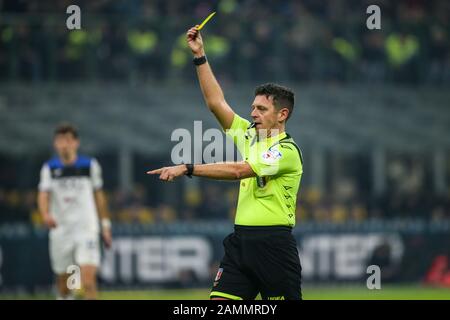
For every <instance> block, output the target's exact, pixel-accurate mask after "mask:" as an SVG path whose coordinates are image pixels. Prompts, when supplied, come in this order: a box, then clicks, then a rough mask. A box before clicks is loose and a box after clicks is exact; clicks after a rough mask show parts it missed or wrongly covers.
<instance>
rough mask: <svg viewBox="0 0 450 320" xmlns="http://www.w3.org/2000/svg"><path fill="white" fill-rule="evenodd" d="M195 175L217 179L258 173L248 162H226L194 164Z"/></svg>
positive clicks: (252, 175) (229, 178)
mask: <svg viewBox="0 0 450 320" xmlns="http://www.w3.org/2000/svg"><path fill="white" fill-rule="evenodd" d="M192 175H193V176H197V177H205V178H210V179H216V180H240V179H245V178H249V177H254V176H256V174H255V173H254V172H253V170H252V169H251V167H250V165H249V164H248V163H246V162H224V163H210V164H197V165H194V171H193V174H192Z"/></svg>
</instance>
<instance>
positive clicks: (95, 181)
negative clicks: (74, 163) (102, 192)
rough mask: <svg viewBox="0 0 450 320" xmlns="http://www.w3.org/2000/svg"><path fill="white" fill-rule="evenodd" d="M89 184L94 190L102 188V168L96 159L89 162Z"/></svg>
mask: <svg viewBox="0 0 450 320" xmlns="http://www.w3.org/2000/svg"><path fill="white" fill-rule="evenodd" d="M91 182H92V186H93V188H94V190H98V189H101V188H102V187H103V179H102V168H101V166H100V164H99V163H98V161H97V160H96V159H92V161H91Z"/></svg>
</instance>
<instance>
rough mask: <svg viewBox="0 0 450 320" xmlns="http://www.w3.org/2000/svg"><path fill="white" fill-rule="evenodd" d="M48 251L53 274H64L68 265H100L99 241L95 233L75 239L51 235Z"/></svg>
mask: <svg viewBox="0 0 450 320" xmlns="http://www.w3.org/2000/svg"><path fill="white" fill-rule="evenodd" d="M49 249H50V250H49V251H50V262H51V266H52V270H53V272H54V273H55V274H63V273H66V272H67V268H68V267H69V266H70V265H78V266H83V265H91V266H96V267H98V266H99V265H100V239H99V235H98V234H97V233H92V234H86V235H78V236H76V237H74V236H66V235H59V234H58V235H56V234H53V235H51V236H50V239H49Z"/></svg>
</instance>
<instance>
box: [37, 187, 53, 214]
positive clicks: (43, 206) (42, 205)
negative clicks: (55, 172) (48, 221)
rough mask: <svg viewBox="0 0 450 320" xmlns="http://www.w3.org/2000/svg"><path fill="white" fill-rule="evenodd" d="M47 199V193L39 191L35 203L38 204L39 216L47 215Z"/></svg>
mask: <svg viewBox="0 0 450 320" xmlns="http://www.w3.org/2000/svg"><path fill="white" fill-rule="evenodd" d="M49 199H50V195H49V193H48V192H43V191H39V193H38V198H37V203H38V209H39V213H40V214H41V216H45V215H47V214H48V213H49V212H48V210H49Z"/></svg>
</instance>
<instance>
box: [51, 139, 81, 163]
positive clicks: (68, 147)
mask: <svg viewBox="0 0 450 320" xmlns="http://www.w3.org/2000/svg"><path fill="white" fill-rule="evenodd" d="M53 145H54V147H55V150H56V152H57V153H58V155H59V156H60V157H62V158H70V157H73V156H74V155H76V153H77V150H78V147H79V146H80V141H79V140H78V139H77V138H75V137H74V136H73V134H71V133H60V134H57V135H56V136H55V139H54V142H53Z"/></svg>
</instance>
